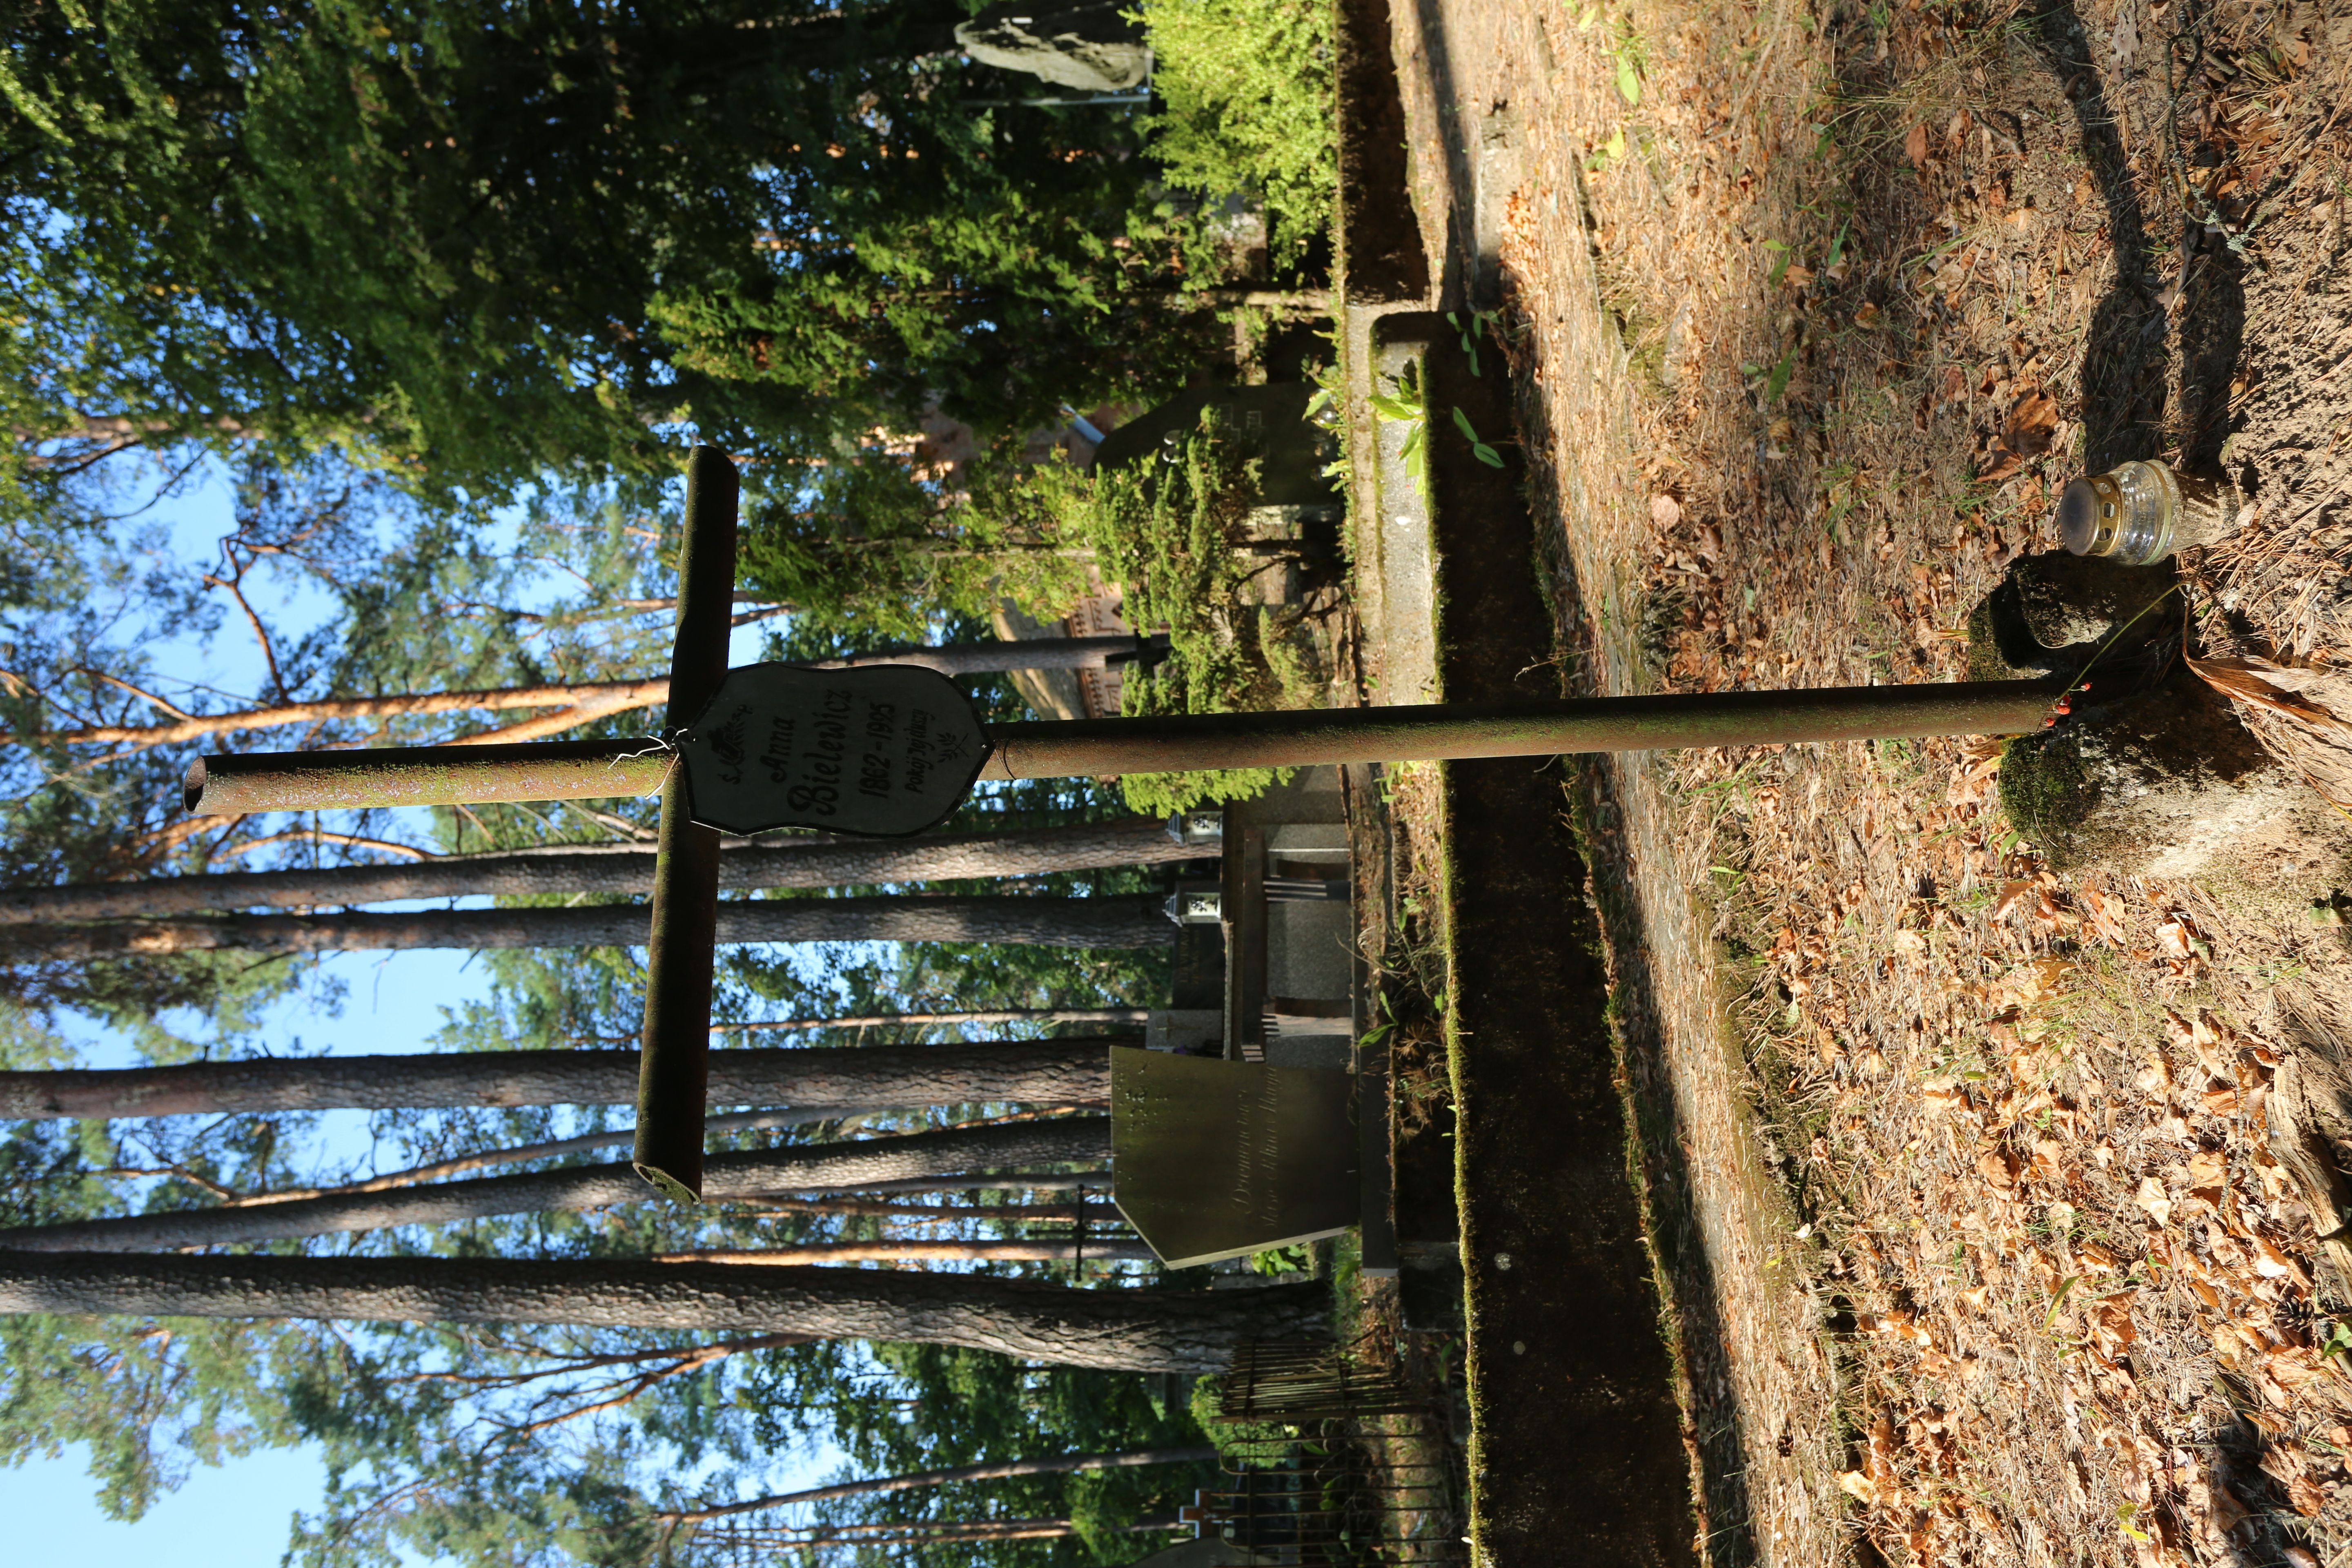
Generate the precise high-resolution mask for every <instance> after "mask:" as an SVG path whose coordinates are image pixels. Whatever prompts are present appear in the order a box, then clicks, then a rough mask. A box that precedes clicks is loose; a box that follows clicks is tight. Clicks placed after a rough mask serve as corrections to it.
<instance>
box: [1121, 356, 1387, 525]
mask: <svg viewBox="0 0 2352 1568" xmlns="http://www.w3.org/2000/svg"><path fill="white" fill-rule="evenodd" d="M1315 391H1316V389H1315V388H1314V387H1313V386H1310V385H1308V384H1307V383H1305V382H1303V381H1284V382H1269V383H1267V384H1265V385H1263V386H1222V387H1203V388H1202V389H1200V390H1199V391H1195V392H1188V393H1186V394H1184V395H1182V396H1181V397H1175V398H1171V399H1170V400H1169V401H1167V402H1166V403H1163V404H1161V405H1159V406H1158V407H1156V408H1153V409H1150V410H1149V411H1147V412H1145V413H1143V414H1140V415H1138V416H1136V417H1135V418H1133V419H1130V420H1129V421H1128V422H1127V423H1126V424H1124V425H1122V426H1119V427H1118V429H1116V430H1114V431H1112V432H1111V433H1110V434H1109V435H1108V436H1106V437H1103V442H1102V445H1101V446H1099V447H1096V448H1095V467H1096V468H1125V467H1127V466H1129V465H1130V464H1134V463H1141V462H1147V461H1150V462H1156V461H1158V460H1159V456H1160V451H1161V449H1162V448H1163V447H1164V445H1165V443H1166V442H1167V439H1168V437H1170V436H1171V435H1173V436H1176V437H1179V438H1180V439H1181V437H1185V436H1189V435H1191V434H1192V432H1193V431H1195V430H1197V429H1199V428H1200V426H1201V413H1202V410H1203V409H1207V408H1214V409H1215V410H1216V411H1217V413H1218V414H1219V416H1221V417H1220V420H1219V426H1218V429H1219V434H1221V435H1222V436H1223V437H1225V438H1226V439H1227V440H1230V441H1233V442H1234V443H1235V444H1236V447H1237V449H1238V450H1239V452H1240V454H1241V456H1242V457H1244V458H1256V459H1258V460H1259V462H1260V464H1261V465H1262V467H1261V469H1260V472H1259V476H1258V491H1257V496H1256V498H1255V505H1257V506H1261V507H1306V508H1313V509H1318V515H1319V511H1320V509H1324V508H1330V509H1334V510H1333V514H1334V515H1336V514H1337V512H1336V509H1337V508H1338V507H1339V505H1340V497H1339V489H1338V481H1337V480H1335V479H1331V478H1330V477H1329V476H1328V475H1327V474H1325V473H1324V471H1323V470H1324V468H1326V467H1328V465H1329V464H1330V463H1331V462H1332V461H1333V460H1334V459H1335V458H1337V457H1338V455H1339V452H1338V439H1337V437H1334V436H1333V435H1331V433H1330V432H1328V431H1327V430H1325V429H1323V428H1322V427H1321V426H1318V425H1317V424H1315V423H1314V421H1312V420H1310V419H1308V418H1307V403H1308V402H1309V401H1310V400H1311V399H1312V398H1313V397H1314V395H1315Z"/></svg>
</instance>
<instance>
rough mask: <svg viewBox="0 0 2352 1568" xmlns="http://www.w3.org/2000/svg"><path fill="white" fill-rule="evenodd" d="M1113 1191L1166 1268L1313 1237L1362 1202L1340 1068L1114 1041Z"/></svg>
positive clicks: (1340, 1224)
mask: <svg viewBox="0 0 2352 1568" xmlns="http://www.w3.org/2000/svg"><path fill="white" fill-rule="evenodd" d="M1110 1061H1111V1068H1110V1147H1111V1197H1112V1200H1113V1201H1114V1202H1116V1203H1117V1204H1118V1211H1119V1213H1121V1214H1123V1215H1126V1216H1127V1220H1128V1223H1129V1224H1130V1225H1132V1226H1135V1228H1136V1232H1137V1234H1139V1236H1141V1237H1143V1239H1144V1241H1145V1243H1146V1244H1148V1245H1149V1246H1150V1248H1151V1250H1152V1251H1153V1252H1154V1253H1156V1254H1157V1255H1158V1256H1159V1258H1160V1261H1161V1262H1162V1263H1165V1264H1167V1265H1168V1266H1169V1267H1170V1268H1193V1267H1196V1266H1198V1265H1200V1264H1203V1263H1214V1262H1215V1261H1217V1260H1218V1259H1219V1258H1240V1257H1244V1256H1245V1255H1247V1254H1249V1253H1253V1252H1263V1251H1265V1249H1267V1248H1269V1247H1287V1246H1290V1245H1292V1244H1293V1243H1297V1242H1304V1241H1318V1240H1320V1239H1322V1238H1323V1237H1327V1236H1336V1235H1338V1234H1339V1232H1340V1231H1343V1230H1345V1229H1347V1228H1348V1227H1349V1226H1351V1225H1353V1224H1355V1223H1356V1219H1357V1216H1358V1215H1359V1214H1360V1213H1361V1211H1362V1206H1363V1190H1362V1185H1361V1184H1360V1182H1359V1181H1358V1179H1357V1173H1356V1167H1357V1162H1358V1159H1359V1152H1358V1139H1357V1136H1356V1122H1355V1108H1354V1106H1353V1104H1352V1095H1353V1091H1354V1087H1355V1085H1354V1081H1353V1079H1351V1077H1350V1076H1349V1074H1347V1073H1343V1072H1312V1071H1307V1070H1304V1069H1301V1068H1277V1067H1268V1066H1266V1065H1265V1063H1263V1062H1234V1061H1223V1060H1218V1059H1213V1058H1203V1057H1181V1056H1171V1055H1169V1054H1167V1053H1165V1052H1160V1051H1137V1050H1115V1051H1113V1052H1112V1053H1111V1058H1110Z"/></svg>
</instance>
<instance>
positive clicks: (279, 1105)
mask: <svg viewBox="0 0 2352 1568" xmlns="http://www.w3.org/2000/svg"><path fill="white" fill-rule="evenodd" d="M1112 1043H1113V1042H1112V1041H1110V1040H1107V1039H1100V1038H1096V1039H1076V1040H1006V1041H1000V1042H997V1043H994V1044H989V1045H970V1046H867V1047H858V1048H855V1049H849V1050H782V1051H770V1050H725V1051H713V1052H711V1053H710V1094H709V1101H710V1103H711V1104H713V1105H774V1106H785V1105H790V1106H824V1105H961V1104H967V1103H971V1102H972V1101H977V1100H1026V1101H1029V1102H1031V1103H1033V1104H1041V1105H1070V1104H1087V1103H1097V1104H1098V1103H1101V1102H1103V1101H1105V1100H1108V1098H1109V1096H1110V1047H1111V1045H1112ZM636 1098H637V1053H636V1052H635V1051H457V1052H446V1053H434V1054H431V1055H424V1056H404V1057H394V1056H383V1057H304V1058H291V1059H289V1058H266V1057H265V1058H245V1059H243V1060H238V1061H226V1062H190V1063H186V1064H184V1065H182V1066H178V1067H151V1068H73V1069H70V1070H67V1071H61V1072H0V1117H5V1118H10V1119H16V1120H37V1119H40V1118H45V1117H57V1116H74V1117H82V1118H85V1119H89V1120H101V1119H105V1118H110V1117H117V1116H218V1115H223V1114H227V1113H232V1112H236V1111H259V1112H270V1111H285V1110H403V1109H410V1108H427V1109H431V1108H439V1107H446V1106H463V1105H631V1104H635V1101H636Z"/></svg>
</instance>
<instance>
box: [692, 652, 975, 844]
mask: <svg viewBox="0 0 2352 1568" xmlns="http://www.w3.org/2000/svg"><path fill="white" fill-rule="evenodd" d="M678 752H679V754H680V755H681V756H683V757H684V758H685V761H686V782H687V793H688V805H690V807H691V815H692V816H693V818H694V820H695V821H697V822H698V823H700V824H702V825H703V826H706V827H715V828H718V829H719V831H720V832H722V833H765V832H767V831H768V830H770V829H771V828H777V827H814V828H821V829H823V830H824V831H825V832H828V833H863V834H877V835H901V834H908V833H920V832H921V831H922V830H923V829H924V828H926V827H931V826H937V825H938V824H939V822H940V819H942V818H943V817H945V816H947V815H948V813H950V812H951V811H953V810H954V809H955V808H956V806H957V805H958V803H960V802H961V800H962V799H963V797H964V793H965V792H966V791H967V790H969V789H971V782H972V780H973V779H975V778H977V777H978V776H979V775H980V765H981V763H983V762H984V761H986V760H987V758H988V735H987V732H986V731H985V730H983V729H982V726H981V722H980V715H979V714H978V713H977V712H976V711H974V710H973V709H972V705H971V699H969V698H967V697H966V696H965V695H964V694H963V692H962V691H961V689H958V688H957V686H956V684H955V682H953V681H951V680H950V679H948V678H947V677H946V676H944V675H941V674H940V673H939V672H938V671H937V670H931V669H925V668H921V667H920V666H918V665H911V664H872V665H866V666H864V667H862V668H856V669H808V668H803V667H802V666H800V665H796V664H750V665H745V666H743V667H742V668H739V669H730V670H729V671H728V672H727V679H726V680H725V681H723V682H722V683H720V685H719V694H718V695H717V696H716V697H713V698H712V699H711V700H710V706H709V707H708V708H706V709H704V710H702V712H701V715H700V716H699V717H698V718H697V719H696V720H695V721H694V724H693V726H692V728H690V729H689V730H688V731H687V732H686V733H685V734H684V735H682V736H681V737H679V739H678Z"/></svg>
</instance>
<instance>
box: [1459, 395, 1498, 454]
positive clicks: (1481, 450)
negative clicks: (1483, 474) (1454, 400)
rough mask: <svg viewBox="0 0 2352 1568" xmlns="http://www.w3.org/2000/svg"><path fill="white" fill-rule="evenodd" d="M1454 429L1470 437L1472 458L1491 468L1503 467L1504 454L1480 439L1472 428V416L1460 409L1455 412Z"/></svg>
mask: <svg viewBox="0 0 2352 1568" xmlns="http://www.w3.org/2000/svg"><path fill="white" fill-rule="evenodd" d="M1454 428H1455V429H1457V430H1459V431H1461V432H1462V434H1463V435H1465V437H1469V440H1470V455H1471V456H1472V457H1474V458H1477V459H1478V460H1479V461H1480V462H1482V463H1484V464H1486V466H1487V467H1488V468H1501V467H1502V466H1503V454H1502V453H1500V452H1497V451H1496V450H1495V448H1494V447H1489V446H1488V445H1486V442H1484V441H1481V440H1480V439H1478V432H1477V431H1476V430H1475V429H1474V428H1472V427H1471V424H1470V416H1468V415H1467V414H1465V413H1463V412H1462V410H1461V409H1459V408H1456V409H1454Z"/></svg>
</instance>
